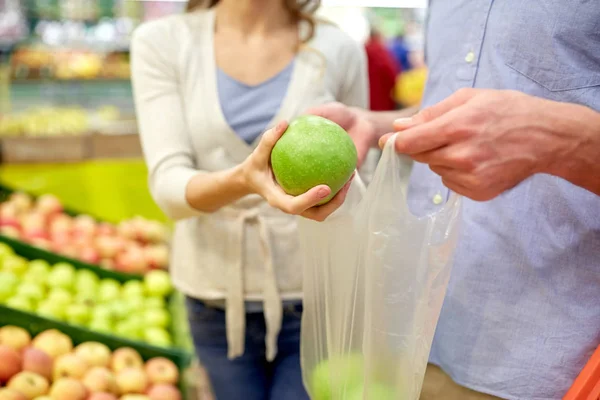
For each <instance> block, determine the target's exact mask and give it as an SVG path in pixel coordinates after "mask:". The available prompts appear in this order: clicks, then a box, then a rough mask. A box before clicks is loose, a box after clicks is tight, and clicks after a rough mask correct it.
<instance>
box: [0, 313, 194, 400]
mask: <svg viewBox="0 0 600 400" xmlns="http://www.w3.org/2000/svg"><path fill="white" fill-rule="evenodd" d="M6 325H14V326H19V327H21V328H24V329H26V330H27V331H28V332H29V333H30V334H31V335H32V336H36V335H38V334H39V333H41V332H43V331H45V330H48V329H57V330H59V331H60V332H62V333H64V334H66V335H68V336H70V337H71V339H72V340H73V344H74V345H78V344H80V343H83V342H90V341H93V342H100V343H104V344H105V345H107V346H108V347H109V348H110V349H111V350H112V351H114V350H116V349H118V348H120V347H131V348H133V349H135V350H137V351H138V352H139V353H140V355H141V356H142V358H143V359H144V360H145V361H147V360H149V359H150V358H154V357H165V358H168V359H169V360H171V361H173V362H174V363H175V365H177V367H178V368H179V371H180V381H179V389H180V390H181V394H182V397H183V399H184V400H185V399H186V398H187V392H186V385H185V381H184V375H185V370H186V369H187V368H188V367H189V366H190V364H191V360H192V359H191V357H190V355H189V354H187V353H185V352H183V351H178V350H174V349H164V348H159V347H154V346H148V345H145V344H143V343H140V342H134V341H131V340H127V339H122V338H117V337H114V336H110V335H105V334H102V333H98V332H93V331H90V330H88V329H85V328H82V327H77V326H73V325H69V324H66V323H63V322H60V321H55V320H51V319H47V318H44V317H40V316H38V315H35V314H31V313H28V312H23V311H19V310H14V309H12V308H8V307H4V306H1V305H0V327H1V326H6Z"/></svg>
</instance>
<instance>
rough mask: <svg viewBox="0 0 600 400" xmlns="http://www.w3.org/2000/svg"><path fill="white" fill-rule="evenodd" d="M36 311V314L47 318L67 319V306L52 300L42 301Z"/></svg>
mask: <svg viewBox="0 0 600 400" xmlns="http://www.w3.org/2000/svg"><path fill="white" fill-rule="evenodd" d="M35 312H36V314H38V315H40V316H42V317H46V318H51V319H56V320H60V321H62V320H64V319H65V307H64V306H63V305H62V304H58V303H56V302H53V301H52V300H44V301H42V302H41V303H40V304H38V306H37V309H36V310H35Z"/></svg>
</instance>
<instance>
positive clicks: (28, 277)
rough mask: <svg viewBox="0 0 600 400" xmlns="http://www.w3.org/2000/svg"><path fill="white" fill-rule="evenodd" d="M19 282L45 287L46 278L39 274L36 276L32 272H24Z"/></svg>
mask: <svg viewBox="0 0 600 400" xmlns="http://www.w3.org/2000/svg"><path fill="white" fill-rule="evenodd" d="M21 280H22V281H23V282H31V283H36V284H38V285H43V286H46V276H44V275H41V274H36V273H35V272H32V271H31V270H29V271H27V272H25V274H23V276H22V277H21Z"/></svg>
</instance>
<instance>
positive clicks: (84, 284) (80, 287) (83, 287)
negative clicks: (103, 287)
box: [75, 269, 100, 294]
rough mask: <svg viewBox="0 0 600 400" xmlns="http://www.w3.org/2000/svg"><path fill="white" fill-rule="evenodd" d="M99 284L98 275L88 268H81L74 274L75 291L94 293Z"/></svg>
mask: <svg viewBox="0 0 600 400" xmlns="http://www.w3.org/2000/svg"><path fill="white" fill-rule="evenodd" d="M99 284H100V278H98V275H96V274H95V273H93V272H92V271H90V270H88V269H81V270H79V271H77V273H76V274H75V291H77V292H80V293H81V292H86V293H89V292H93V293H94V294H95V293H96V292H97V290H98V286H99Z"/></svg>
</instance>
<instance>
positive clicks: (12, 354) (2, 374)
mask: <svg viewBox="0 0 600 400" xmlns="http://www.w3.org/2000/svg"><path fill="white" fill-rule="evenodd" d="M0 360H2V362H0V383H2V382H7V381H8V380H9V379H10V378H12V377H13V376H15V375H16V374H18V373H19V372H20V371H21V368H22V367H23V358H22V357H21V355H20V354H19V353H18V352H17V351H16V350H15V349H13V348H12V347H8V346H5V345H0Z"/></svg>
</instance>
